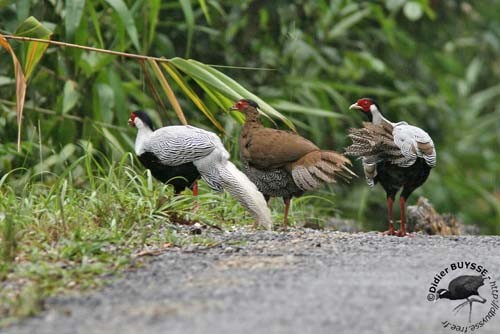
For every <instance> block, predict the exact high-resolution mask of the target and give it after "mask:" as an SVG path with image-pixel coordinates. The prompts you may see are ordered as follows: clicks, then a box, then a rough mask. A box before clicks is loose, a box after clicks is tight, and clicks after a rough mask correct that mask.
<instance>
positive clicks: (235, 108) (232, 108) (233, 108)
mask: <svg viewBox="0 0 500 334" xmlns="http://www.w3.org/2000/svg"><path fill="white" fill-rule="evenodd" d="M229 110H239V109H238V108H237V107H236V104H235V105H234V106H232V107H231V108H229Z"/></svg>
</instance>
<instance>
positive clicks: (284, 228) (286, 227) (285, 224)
mask: <svg viewBox="0 0 500 334" xmlns="http://www.w3.org/2000/svg"><path fill="white" fill-rule="evenodd" d="M283 201H284V202H285V219H284V221H283V230H284V231H286V230H288V209H290V198H283Z"/></svg>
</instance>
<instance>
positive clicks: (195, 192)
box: [193, 181, 198, 196]
mask: <svg viewBox="0 0 500 334" xmlns="http://www.w3.org/2000/svg"><path fill="white" fill-rule="evenodd" d="M193 196H198V181H194V183H193Z"/></svg>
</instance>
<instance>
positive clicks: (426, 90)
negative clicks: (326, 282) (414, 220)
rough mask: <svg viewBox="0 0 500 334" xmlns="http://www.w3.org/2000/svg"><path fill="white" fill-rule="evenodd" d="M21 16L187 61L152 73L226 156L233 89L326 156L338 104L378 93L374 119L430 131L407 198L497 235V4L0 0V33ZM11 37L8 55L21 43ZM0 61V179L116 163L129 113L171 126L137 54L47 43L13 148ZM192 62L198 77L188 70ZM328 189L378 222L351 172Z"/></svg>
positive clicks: (348, 212) (380, 205) (232, 139)
mask: <svg viewBox="0 0 500 334" xmlns="http://www.w3.org/2000/svg"><path fill="white" fill-rule="evenodd" d="M30 16H33V17H34V18H36V19H37V20H38V21H40V22H41V23H42V24H43V26H45V27H46V28H47V29H48V31H52V32H53V35H52V39H53V40H59V41H65V42H71V43H77V44H82V45H88V46H94V47H100V48H106V49H111V50H116V51H123V52H131V53H140V54H145V55H146V54H147V55H150V56H156V57H166V58H169V59H170V58H175V57H183V58H191V59H196V61H193V60H187V59H183V58H175V60H174V61H172V62H171V63H166V64H164V65H162V66H161V68H162V73H164V74H165V76H166V78H167V80H168V82H169V84H170V86H171V88H172V90H173V93H174V95H175V97H176V98H177V100H178V103H179V105H180V106H181V107H182V110H183V112H184V114H185V116H186V118H187V120H188V122H189V123H190V124H193V125H197V126H201V127H204V128H208V129H211V130H213V131H216V132H218V133H222V129H221V128H223V129H224V132H225V137H224V138H225V142H226V144H227V145H226V146H227V147H228V148H230V149H231V151H232V152H231V153H232V154H233V157H234V160H237V159H236V157H237V156H238V154H237V137H238V132H239V125H238V122H240V121H241V116H240V115H237V114H235V113H229V112H227V110H226V109H225V108H226V107H227V106H228V105H230V104H231V103H232V102H233V101H232V100H233V99H235V98H236V97H237V96H238V95H241V91H239V90H238V89H239V87H240V85H241V87H245V88H246V89H248V90H249V91H251V92H253V93H255V94H256V96H258V97H259V98H260V99H262V100H260V102H261V104H262V105H263V106H265V108H266V109H267V114H269V115H271V116H273V117H274V119H275V121H276V122H277V125H278V126H279V127H281V128H286V127H287V125H286V124H284V123H283V122H282V121H285V120H291V121H293V123H294V124H295V125H296V127H297V130H298V131H299V132H300V133H301V134H302V135H303V136H305V137H307V138H310V139H311V140H313V141H314V142H316V143H317V144H318V145H319V146H321V147H323V148H330V149H336V150H342V148H343V147H345V146H347V145H348V143H349V142H348V140H347V138H346V134H347V129H348V128H349V127H354V126H360V124H361V121H362V120H361V118H360V117H358V115H355V114H351V113H349V112H348V111H347V110H348V106H349V105H350V104H351V103H353V102H354V101H355V100H356V99H358V98H360V97H362V96H372V97H375V98H376V99H377V100H378V102H379V104H380V106H381V108H382V109H383V112H384V113H385V115H386V116H387V118H389V119H391V120H393V121H400V120H405V121H407V122H409V123H413V124H415V125H418V126H420V127H422V128H424V129H426V130H427V131H428V132H429V133H430V134H431V136H432V137H433V138H434V140H435V143H436V146H437V150H438V167H437V168H436V169H435V170H434V171H433V173H432V174H431V177H430V179H429V181H428V182H427V183H426V184H425V185H424V186H423V187H422V188H421V189H419V190H418V191H417V193H416V195H414V197H413V199H411V200H410V202H412V201H414V200H416V197H417V196H418V195H419V194H423V195H425V196H426V197H428V198H429V199H430V200H431V202H432V203H433V204H434V205H435V206H436V207H437V209H438V211H441V212H452V213H455V214H456V215H458V216H459V217H460V218H462V219H463V220H464V221H465V222H466V223H474V224H477V225H479V226H480V227H481V230H482V232H483V233H500V181H499V177H500V154H499V152H500V122H499V119H500V103H498V102H497V101H498V100H499V99H498V97H499V95H500V84H499V78H500V1H474V2H472V1H470V2H467V1H458V0H444V1H436V0H414V1H408V0H386V1H351V0H330V1H326V0H323V1H322V0H319V1H312V0H292V1H284V0H278V1H272V2H270V1H261V0H255V1H245V0H242V1H230V0H222V1H216V0H212V1H202V0H200V1H183V0H178V1H177V0H176V1H159V0H151V1H142V0H87V1H84V2H83V1H62V0H45V1H44V0H36V1H21V0H18V1H1V2H0V22H1V24H0V33H2V34H11V33H14V32H15V31H16V29H18V27H19V26H20V24H21V23H22V22H24V21H25V20H26V19H27V18H28V17H30ZM11 44H12V46H13V47H14V49H15V50H16V53H17V54H24V52H23V51H22V50H21V49H23V48H27V47H28V45H27V44H26V43H21V42H13V41H12V42H11ZM0 62H1V64H2V65H1V66H0V138H1V140H0V177H1V176H2V175H3V174H4V173H7V172H9V171H11V170H12V169H14V168H18V167H23V168H24V172H23V173H20V172H18V173H17V174H16V175H18V176H19V175H21V176H19V177H17V178H16V180H15V181H14V180H11V182H14V183H15V182H18V183H20V184H22V182H23V180H26V179H27V178H31V177H33V176H34V175H38V176H37V177H40V175H43V173H42V174H40V173H41V171H44V173H46V174H47V175H45V178H44V182H50V179H51V177H50V175H58V174H61V173H62V172H63V171H64V170H65V168H67V166H69V165H71V163H72V162H74V161H75V160H76V159H77V158H78V157H79V156H81V155H82V151H81V150H82V148H81V146H80V145H77V144H75V143H78V142H79V141H80V140H85V141H91V142H92V145H93V147H95V148H96V149H98V150H99V151H102V152H103V153H104V154H105V155H106V156H108V157H109V158H114V159H119V158H120V157H121V155H122V153H123V152H127V151H131V148H132V142H133V138H134V135H135V133H134V131H132V130H130V129H128V128H126V122H127V119H128V116H129V114H130V112H131V111H133V110H136V109H143V110H146V111H149V112H150V114H152V116H153V118H154V120H155V121H156V123H157V124H177V123H179V121H178V118H177V116H176V113H175V112H174V110H173V109H172V107H171V104H170V103H168V102H167V101H168V99H166V96H165V94H164V93H158V95H157V96H156V98H155V94H154V93H153V92H152V90H153V88H152V87H151V86H152V85H151V83H149V82H148V80H147V78H146V77H147V75H146V74H145V73H146V71H144V70H143V68H141V65H140V62H137V61H135V60H129V59H126V58H119V57H116V56H111V55H104V54H99V53H93V52H88V51H83V50H77V49H70V48H58V47H53V46H49V47H48V49H47V50H46V51H45V55H44V57H43V58H42V59H41V60H40V62H39V64H38V65H37V67H33V68H34V70H33V72H32V73H30V78H29V86H28V91H27V96H26V104H25V114H24V124H23V151H22V153H20V154H19V153H17V152H16V150H15V141H16V135H17V132H16V114H15V107H14V105H15V104H14V101H15V98H14V96H15V91H16V89H15V82H14V81H13V80H12V79H13V78H14V70H13V68H12V65H11V62H10V59H9V56H7V55H6V53H5V52H3V51H1V53H0ZM176 62H177V64H176ZM23 64H26V62H25V60H24V59H23ZM207 64H213V65H223V66H228V67H222V68H217V67H216V68H215V70H217V71H220V72H216V73H224V74H226V75H228V76H229V78H228V77H220V76H218V74H214V72H210V71H211V70H213V69H214V68H210V67H207V66H206V65H207ZM183 66H184V67H186V66H189V67H190V69H188V70H187V72H186V71H183ZM240 67H247V68H259V70H250V69H241V68H240ZM264 69H266V70H264ZM200 70H201V71H202V73H204V74H207V73H210V74H211V77H207V76H201V75H193V73H194V74H196V71H200ZM200 73H201V72H200ZM207 78H210V79H207ZM230 78H232V79H234V80H235V81H234V82H233V81H231V79H230ZM216 79H217V80H219V81H217V80H216ZM207 80H208V81H207ZM224 80H226V81H224ZM153 82H154V80H153ZM220 82H223V83H225V85H226V86H227V87H230V88H231V89H232V91H227V90H225V89H224V86H221V85H220ZM153 86H155V87H156V89H158V91H159V92H162V90H161V86H159V83H158V82H154V83H153ZM162 94H163V95H162ZM193 96H195V98H193ZM245 97H251V96H245ZM160 101H161V102H160ZM264 101H265V102H267V103H268V104H269V108H267V105H264ZM162 104H163V106H162ZM271 106H272V107H274V108H275V109H277V110H278V111H280V112H282V113H283V114H284V115H285V116H286V119H285V118H281V120H280V117H279V115H278V114H276V113H275V112H274V111H273V109H271ZM165 108H167V111H166V112H165V111H164V109H165ZM162 109H163V110H162ZM200 110H201V111H200ZM155 111H158V112H155ZM211 118H212V119H211ZM266 122H267V121H266ZM217 124H220V126H217ZM268 125H269V126H274V125H273V124H272V122H268ZM288 125H289V126H291V124H290V123H289V124H288ZM218 128H219V129H218ZM354 163H355V165H356V166H357V172H358V174H359V175H361V174H362V172H361V170H360V168H359V163H357V162H354ZM48 172H50V174H49V173H48ZM23 175H24V176H23ZM75 175H76V176H75V177H77V174H75ZM331 190H332V191H334V192H335V206H336V207H335V209H336V212H338V214H339V215H341V216H344V217H352V218H355V219H358V220H360V221H362V222H363V224H364V226H365V228H366V229H374V228H376V229H379V228H381V227H382V226H383V225H384V221H385V202H384V200H383V198H384V193H383V191H382V190H381V189H380V188H378V187H377V188H376V189H374V190H370V189H368V188H367V186H366V184H365V183H364V180H363V179H362V178H359V179H358V180H355V181H354V182H353V183H352V184H349V185H335V186H334V187H332V188H331ZM324 203H325V201H318V203H317V205H318V206H321V205H327V204H324ZM328 205H330V204H328Z"/></svg>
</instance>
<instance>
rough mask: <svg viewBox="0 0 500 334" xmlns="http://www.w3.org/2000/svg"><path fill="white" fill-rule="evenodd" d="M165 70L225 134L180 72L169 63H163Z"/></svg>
mask: <svg viewBox="0 0 500 334" xmlns="http://www.w3.org/2000/svg"><path fill="white" fill-rule="evenodd" d="M162 66H163V68H164V69H165V70H166V71H167V72H168V74H169V75H170V77H172V79H174V80H175V82H176V83H177V85H178V86H179V87H180V88H181V89H182V90H183V91H184V93H185V94H186V95H187V96H188V97H189V98H190V99H191V101H193V103H194V104H195V105H196V106H197V107H198V109H200V110H201V112H202V113H203V114H204V115H205V116H206V117H207V118H208V119H209V120H210V122H212V124H213V125H215V126H216V127H217V129H219V130H220V131H221V132H223V133H224V127H223V126H222V125H221V124H220V123H219V121H217V119H216V118H215V116H214V114H213V113H212V112H211V111H210V110H209V109H208V108H207V106H206V105H205V103H203V101H202V100H201V98H200V97H199V96H198V95H197V94H196V93H195V91H194V90H193V89H191V87H189V85H188V84H187V83H186V81H185V80H184V79H183V78H182V76H181V75H180V74H179V72H178V71H177V70H176V69H175V67H173V66H172V65H170V64H168V63H162Z"/></svg>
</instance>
